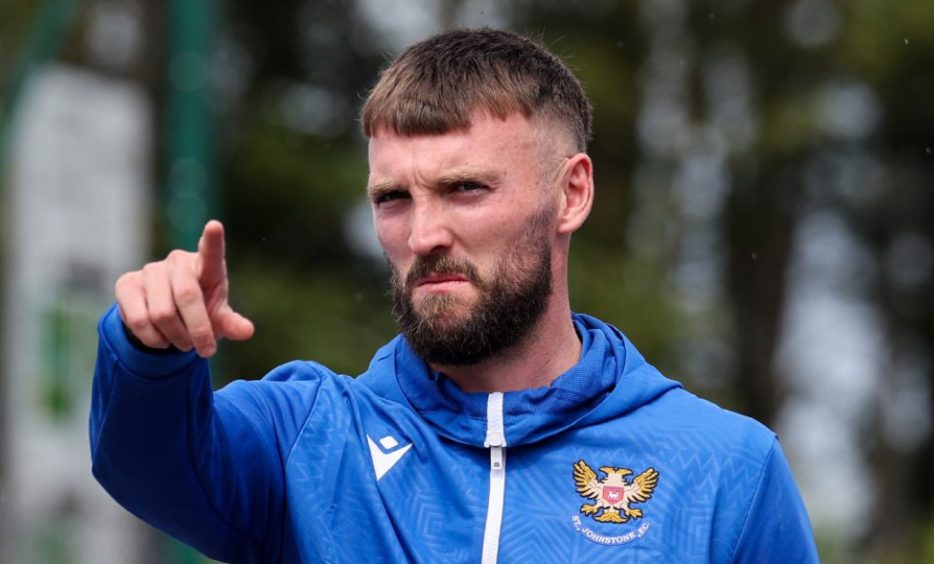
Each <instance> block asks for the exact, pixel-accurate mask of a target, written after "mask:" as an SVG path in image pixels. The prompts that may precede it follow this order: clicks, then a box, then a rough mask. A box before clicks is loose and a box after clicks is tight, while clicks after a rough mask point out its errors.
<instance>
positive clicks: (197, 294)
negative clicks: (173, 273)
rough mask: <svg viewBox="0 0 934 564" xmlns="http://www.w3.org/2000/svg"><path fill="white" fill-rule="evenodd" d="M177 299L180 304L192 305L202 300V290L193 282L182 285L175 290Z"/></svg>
mask: <svg viewBox="0 0 934 564" xmlns="http://www.w3.org/2000/svg"><path fill="white" fill-rule="evenodd" d="M175 300H176V301H177V302H178V304H179V305H180V306H191V305H195V304H197V303H198V302H200V301H201V291H200V290H199V289H198V288H197V287H196V286H193V285H191V284H183V285H180V286H179V287H178V288H177V289H176V290H175Z"/></svg>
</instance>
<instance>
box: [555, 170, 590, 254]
mask: <svg viewBox="0 0 934 564" xmlns="http://www.w3.org/2000/svg"><path fill="white" fill-rule="evenodd" d="M558 182H560V184H561V185H560V188H561V200H560V202H559V206H560V209H559V212H558V233H560V234H561V235H570V234H571V233H573V232H575V231H577V230H578V229H580V226H581V225H583V224H584V220H586V219H587V216H588V215H590V208H591V207H592V206H593V189H594V188H593V162H591V160H590V157H589V156H587V154H586V153H577V154H576V155H573V156H571V157H568V160H567V162H566V163H565V164H564V172H563V174H562V175H561V176H560V178H559V180H558Z"/></svg>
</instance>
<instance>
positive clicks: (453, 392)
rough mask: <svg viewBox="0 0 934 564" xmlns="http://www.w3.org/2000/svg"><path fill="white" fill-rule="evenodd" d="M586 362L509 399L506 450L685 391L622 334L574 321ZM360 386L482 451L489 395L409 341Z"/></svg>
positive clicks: (577, 317) (395, 344) (381, 355)
mask: <svg viewBox="0 0 934 564" xmlns="http://www.w3.org/2000/svg"><path fill="white" fill-rule="evenodd" d="M572 318H573V321H574V326H575V328H576V329H577V334H578V336H579V337H580V339H581V345H582V346H581V358H580V361H579V362H578V363H577V364H576V365H574V366H573V367H572V368H571V369H570V370H568V371H567V372H565V373H564V374H562V375H560V376H558V377H557V378H556V379H555V380H554V381H553V382H552V383H551V385H549V386H546V387H541V388H529V389H526V390H519V391H515V392H506V393H504V394H503V422H504V426H505V435H506V444H508V445H509V446H516V445H523V444H530V443H534V442H537V441H540V440H542V439H545V438H547V437H549V436H551V435H554V434H556V433H560V432H561V431H564V430H566V429H568V428H571V427H576V426H585V425H590V424H595V423H599V422H601V421H605V420H607V419H614V418H617V417H621V416H623V415H625V414H626V413H628V412H630V411H632V410H634V409H636V408H638V407H640V406H642V405H645V404H647V403H650V402H652V401H654V400H655V399H657V398H658V397H659V396H661V395H662V394H664V393H665V392H667V391H669V390H672V389H674V388H679V387H681V385H680V384H679V383H677V382H674V381H672V380H669V379H667V378H665V377H664V376H662V375H661V374H660V373H659V372H658V371H657V370H656V369H655V368H654V367H653V366H651V365H650V364H648V363H647V362H646V361H645V359H644V358H643V357H642V355H641V354H639V351H637V350H636V348H635V347H634V346H633V345H632V343H630V342H629V340H628V339H627V338H626V337H625V336H624V335H623V334H622V333H621V332H620V331H619V330H618V329H616V328H615V327H613V326H612V325H609V324H607V323H604V322H602V321H600V320H599V319H596V318H594V317H591V316H589V315H583V314H574V315H573V316H572ZM360 381H361V382H363V383H364V384H366V385H368V386H369V387H370V388H372V389H373V391H374V392H376V393H377V394H378V395H381V396H384V397H387V398H389V399H392V400H395V401H404V402H407V403H408V404H409V405H410V406H411V408H412V409H413V410H414V411H416V412H417V413H418V414H419V415H420V416H421V417H422V418H423V419H424V420H425V421H426V422H427V423H428V424H429V425H430V426H431V427H433V428H434V430H435V431H436V432H437V433H438V434H439V435H442V436H444V437H447V438H449V439H451V440H454V441H457V442H460V443H464V444H468V445H473V446H483V443H484V440H485V438H486V429H487V401H488V397H489V394H487V393H468V392H464V391H463V390H461V389H460V387H459V386H458V385H457V384H456V383H455V382H454V381H453V380H451V379H450V378H448V377H447V376H445V375H444V374H443V373H441V372H435V371H432V370H431V369H430V368H429V367H428V365H427V364H426V363H425V362H424V361H423V360H422V359H420V358H419V357H418V356H416V354H415V352H414V351H413V350H412V348H411V347H410V346H409V345H408V343H407V342H406V340H405V339H404V338H403V337H402V336H397V337H396V338H395V339H393V340H392V341H390V342H389V343H388V344H387V345H385V346H384V347H383V348H381V349H380V350H379V351H378V352H377V354H376V356H375V357H374V358H373V361H372V363H371V364H370V368H369V370H368V371H367V373H366V374H364V375H362V376H361V377H360Z"/></svg>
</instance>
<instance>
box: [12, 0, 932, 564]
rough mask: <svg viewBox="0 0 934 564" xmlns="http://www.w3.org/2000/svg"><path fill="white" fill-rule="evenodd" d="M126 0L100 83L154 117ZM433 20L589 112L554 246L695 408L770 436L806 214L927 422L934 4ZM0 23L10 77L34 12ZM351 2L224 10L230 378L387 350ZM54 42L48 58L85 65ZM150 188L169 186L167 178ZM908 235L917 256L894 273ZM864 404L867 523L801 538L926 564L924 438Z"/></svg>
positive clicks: (544, 10) (747, 6)
mask: <svg viewBox="0 0 934 564" xmlns="http://www.w3.org/2000/svg"><path fill="white" fill-rule="evenodd" d="M134 2H135V5H138V6H141V7H142V8H141V10H142V13H143V14H144V18H145V20H144V23H145V24H146V25H145V26H144V29H145V33H146V38H145V39H146V44H145V50H146V53H148V55H145V56H143V57H141V60H142V61H143V62H144V63H143V64H141V65H140V66H139V67H138V68H133V69H124V70H123V71H120V70H116V71H115V70H114V69H113V68H106V69H103V70H104V71H105V72H109V73H117V74H119V73H121V72H122V73H123V74H125V75H126V76H128V77H130V78H131V79H134V80H137V81H139V82H140V83H141V84H143V85H144V86H145V87H146V88H147V89H148V91H149V93H150V96H151V99H152V100H153V101H154V103H155V105H156V109H157V113H156V115H157V118H161V117H164V111H165V108H164V104H165V89H164V86H163V85H164V82H165V68H167V66H168V64H169V62H168V61H165V60H163V59H161V58H160V56H159V53H162V48H163V47H164V45H163V42H164V39H161V38H162V37H163V36H164V35H165V33H166V30H165V29H164V26H165V21H164V18H160V17H159V16H158V14H159V13H160V8H159V3H158V2H155V1H154V0H134ZM98 3H103V0H98ZM94 4H96V3H95V2H89V5H94ZM479 4H482V3H479ZM439 5H441V6H442V8H440V11H439V13H440V14H441V17H442V18H446V19H445V20H444V21H442V25H441V27H445V26H450V25H456V24H458V22H461V21H471V22H476V21H486V20H489V21H490V22H491V23H494V24H495V23H499V24H502V25H505V26H507V27H509V28H511V29H515V30H517V31H520V32H523V33H526V34H528V35H531V36H534V37H539V38H540V39H541V40H542V41H543V42H544V43H545V44H546V45H548V46H549V47H550V48H551V49H552V50H553V51H554V52H555V53H557V54H558V55H559V56H561V57H562V58H563V59H564V60H566V61H567V63H568V64H569V66H570V67H571V68H572V69H573V70H574V71H575V73H576V74H577V75H578V76H579V78H580V79H581V81H582V82H583V83H584V85H585V88H586V90H587V92H588V94H589V95H590V97H591V98H592V100H593V103H594V107H595V121H594V139H593V143H592V145H591V147H590V153H591V155H592V156H593V158H594V162H595V177H596V182H597V196H596V205H595V208H594V210H593V213H592V215H591V217H590V219H589V221H588V223H587V225H586V226H585V227H584V228H583V229H582V230H581V231H580V232H579V233H578V234H576V235H575V237H574V243H573V246H572V248H573V251H572V259H571V271H570V284H571V291H572V304H573V306H574V308H575V309H577V310H579V311H584V312H587V313H591V314H594V315H597V316H599V317H602V318H604V319H606V320H607V321H609V322H611V323H614V324H616V325H617V326H619V327H620V328H621V329H623V330H624V331H625V332H626V333H627V335H628V336H629V337H630V338H632V340H633V341H634V342H635V343H636V344H637V345H638V346H639V348H640V349H641V350H642V352H643V353H644V354H645V355H646V356H647V357H648V358H649V359H650V360H651V361H652V362H653V363H654V364H656V365H658V366H659V367H660V368H661V369H662V370H663V371H664V372H665V373H666V374H668V375H670V376H672V377H674V378H676V379H679V380H682V381H684V382H685V384H686V385H687V387H688V388H689V389H691V390H693V391H695V392H697V393H698V394H699V395H702V396H704V397H708V398H711V399H714V400H715V401H717V402H719V403H721V404H723V405H725V406H726V407H730V408H732V409H736V410H739V411H741V412H743V413H747V414H749V415H751V416H754V417H756V418H758V419H760V420H763V421H764V422H766V423H768V424H773V425H774V424H776V422H777V421H778V420H779V419H780V417H781V414H782V413H783V409H785V408H786V407H787V405H788V402H791V401H794V400H795V398H796V394H799V395H800V393H801V390H796V389H795V385H794V383H792V382H791V381H789V379H788V378H787V374H784V373H783V372H782V369H781V367H780V366H779V362H778V356H779V352H778V351H779V348H780V346H781V341H782V336H783V330H784V327H785V323H786V321H787V320H786V309H787V307H786V306H787V303H788V300H789V292H790V288H791V282H792V281H793V280H794V278H795V276H796V275H799V274H800V273H796V272H795V271H794V249H795V244H796V239H795V238H796V236H797V234H799V229H800V227H801V224H802V222H803V220H804V218H805V217H808V216H810V215H811V214H815V213H821V214H825V215H828V216H832V217H833V218H835V219H839V221H840V222H841V223H842V224H844V225H845V226H846V228H847V229H848V230H849V231H848V232H849V233H851V234H852V236H853V237H854V238H855V239H856V240H857V241H858V243H859V245H860V249H861V251H862V252H863V253H864V255H865V256H866V257H868V259H867V260H868V263H869V267H867V268H866V269H863V270H860V271H859V272H860V273H859V274H858V275H853V276H851V277H850V278H849V279H847V280H846V281H844V283H842V284H841V288H840V291H841V292H844V291H845V292H849V293H852V294H853V295H856V296H857V297H859V299H861V300H862V303H863V304H864V305H866V307H868V308H871V309H872V311H873V312H874V313H876V314H877V316H878V319H879V320H880V322H879V325H880V329H879V331H880V335H878V338H879V339H883V340H885V342H886V343H887V344H888V345H890V348H891V349H892V350H893V351H895V352H893V353H892V354H893V355H894V354H896V353H897V351H899V350H901V349H902V348H903V347H904V346H907V345H906V343H907V344H911V345H912V346H913V347H915V348H916V349H917V350H920V351H922V353H923V355H924V357H925V359H926V361H927V368H926V369H925V372H924V374H923V378H924V380H925V381H926V382H927V383H928V387H927V389H926V390H927V391H921V392H919V393H926V394H928V395H929V396H931V397H929V401H928V406H929V409H930V410H932V411H934V407H931V406H934V391H932V390H934V374H932V368H931V367H932V366H934V289H932V288H934V281H932V273H931V268H930V265H929V266H928V269H927V271H926V273H925V272H924V271H923V269H922V271H919V272H921V274H920V275H917V276H915V278H905V276H906V275H905V272H907V271H911V269H912V267H917V266H918V265H919V264H922V263H923V262H924V260H927V261H928V263H930V262H931V249H932V248H934V154H932V151H934V133H932V132H934V103H932V101H934V33H931V30H932V29H934V3H932V2H930V0H899V1H897V2H893V1H891V0H854V1H850V2H842V1H839V0H796V1H763V2H748V1H742V0H699V1H691V2H687V1H677V0H668V1H660V0H643V1H640V2H627V1H624V0H600V1H593V2H583V1H565V2H559V1H555V0H511V1H508V2H499V3H497V10H496V11H495V17H494V16H489V15H488V14H485V13H484V10H486V8H482V7H478V4H475V3H472V2H468V1H466V0H445V1H442V2H439ZM0 6H2V10H3V17H2V18H0V69H4V70H6V69H9V68H10V65H11V61H12V53H13V46H15V45H17V44H18V42H20V41H21V39H22V37H23V31H24V30H25V29H26V22H27V20H28V19H29V18H30V17H32V14H33V13H34V11H35V6H36V2H12V3H11V2H9V1H8V2H5V3H2V4H0ZM361 6H362V4H358V3H353V2H340V1H338V0H321V1H302V0H282V1H280V2H275V3H265V4H264V3H256V2H247V1H245V0H231V1H229V2H226V3H224V4H223V12H222V22H221V25H220V26H219V36H218V37H217V38H216V43H217V45H216V51H217V54H216V55H217V56H216V57H215V59H216V60H215V61H214V66H215V67H216V69H215V70H217V74H218V75H221V76H226V77H227V79H226V82H224V81H218V84H217V85H215V88H216V89H217V92H216V96H215V97H214V100H215V102H216V105H215V107H214V108H213V110H212V111H213V112H214V117H215V118H216V125H217V131H218V132H219V135H218V140H217V141H218V160H217V162H218V167H219V170H218V177H219V180H218V185H219V186H220V200H221V209H220V210H219V213H220V215H221V217H222V219H224V220H225V223H226V226H227V233H228V249H229V252H228V265H229V269H230V274H231V287H232V293H233V297H232V299H233V301H234V305H235V306H237V307H238V308H239V309H241V310H242V311H243V312H244V313H245V314H246V315H248V316H250V317H251V318H252V319H253V320H254V321H255V322H256V326H257V333H256V336H255V337H254V339H253V340H252V341H250V342H249V343H246V344H227V345H225V348H224V356H223V359H222V362H221V366H220V370H219V372H220V373H221V374H222V375H223V377H224V378H227V379H232V378H258V377H260V376H262V374H264V373H265V372H266V371H268V370H270V369H271V368H272V367H274V366H276V365H277V364H280V363H282V362H285V361H288V360H291V359H295V358H306V359H313V360H316V361H319V362H322V363H324V364H326V365H328V366H330V367H331V368H333V369H335V370H336V371H338V372H342V373H346V374H350V375H353V374H357V373H359V372H361V371H363V370H364V369H365V368H366V366H367V364H368V362H369V359H370V357H371V355H372V353H373V352H374V351H375V349H376V348H377V347H378V346H379V345H381V344H382V343H384V342H385V341H387V340H388V339H390V338H391V337H392V336H393V335H394V328H393V325H392V320H391V316H390V305H389V300H388V298H387V297H386V290H387V283H386V268H385V265H384V264H383V259H382V258H381V257H380V256H379V253H378V252H375V253H374V252H371V251H366V250H363V248H362V247H361V245H360V243H359V241H356V239H355V237H354V235H355V234H359V232H360V231H362V228H361V224H360V223H359V221H358V220H354V219H353V218H358V217H359V215H358V214H357V212H358V211H359V210H360V206H365V205H366V204H365V202H364V201H363V189H364V185H365V180H366V143H365V140H364V139H363V138H362V136H361V135H360V133H359V132H358V128H357V122H356V112H357V110H358V108H359V106H360V104H361V103H362V99H363V97H364V96H365V93H366V91H367V89H368V88H369V87H370V86H371V85H372V84H373V82H374V81H375V78H376V74H377V72H378V69H379V68H380V66H381V65H383V64H384V63H385V61H386V59H387V57H389V56H392V55H393V54H395V51H396V50H397V49H398V45H399V42H398V40H397V39H394V37H393V34H392V33H390V31H387V30H391V29H393V26H392V25H390V24H392V23H393V22H392V21H376V20H373V19H372V18H365V17H363V16H362V15H361V14H362V12H363V11H364V10H363V9H362V8H361ZM423 8H424V7H423ZM423 8H417V7H414V5H413V6H409V8H408V9H409V10H419V9H423ZM87 13H88V12H87V11H86V13H85V17H87ZM404 16H405V14H393V15H392V16H389V15H385V14H384V15H382V16H381V17H382V18H390V17H391V18H395V19H400V18H403V17H404ZM484 18H486V20H485V19H484ZM377 24H380V25H377ZM82 25H86V22H85V23H84V24H82ZM400 27H403V28H404V27H405V26H404V25H401V26H400ZM410 31H411V30H410ZM426 33H427V30H424V33H420V36H424V35H425V34H426ZM403 35H404V34H403ZM69 45H70V47H69V49H68V50H67V51H66V53H64V55H63V56H64V57H65V58H67V59H68V60H71V61H73V62H77V63H79V64H84V65H87V66H90V67H95V65H97V66H98V67H100V66H101V65H100V64H99V63H98V62H95V60H94V57H93V56H92V55H89V54H87V53H86V52H84V51H82V49H83V48H82V47H81V44H80V41H76V40H75V41H72V42H71V43H70V44H69ZM231 77H233V78H231ZM653 112H654V113H653ZM671 124H674V125H671ZM156 146H157V147H158V146H160V145H159V143H156ZM704 167H706V168H704ZM698 170H701V172H704V171H707V173H709V174H713V178H714V180H711V177H710V176H707V177H705V176H703V175H701V176H700V177H698V176H697V171H698ZM710 171H713V172H712V173H710ZM692 174H694V176H692ZM154 176H155V178H156V182H157V183H160V184H165V182H166V181H167V176H168V173H167V172H166V171H163V170H158V171H155V173H154ZM705 183H706V184H705ZM711 186H713V187H714V188H710V187H711ZM695 189H696V190H695ZM702 189H710V190H712V192H711V194H710V195H708V196H709V197H708V199H707V200H703V199H698V196H697V195H696V191H698V190H702ZM718 190H719V191H718ZM705 206H707V207H706V208H705ZM162 225H163V224H162V223H161V222H157V227H156V228H155V229H156V235H157V237H156V240H157V241H165V239H166V237H165V235H164V233H161V232H160V231H159V230H160V229H161V228H162ZM906 237H908V238H909V239H910V241H913V242H914V243H912V244H913V245H914V246H913V247H910V248H911V249H918V248H920V249H921V250H920V251H917V252H915V254H913V255H912V254H909V255H907V256H908V257H909V258H908V259H904V258H902V259H899V260H900V262H899V260H896V259H898V258H899V257H900V256H902V255H899V254H898V253H899V252H903V251H900V250H899V249H901V248H902V247H900V245H902V246H904V245H903V242H904V241H905V238H906ZM157 247H158V248H157V249H154V255H160V254H163V253H164V252H166V251H167V250H168V249H167V248H166V245H165V244H163V243H159V244H158V245H157ZM924 249H927V251H926V252H927V253H928V255H926V256H927V259H925V258H924V257H925V254H924V253H925V251H924ZM698 273H700V274H698ZM919 276H920V278H919ZM906 280H907V282H906ZM912 280H914V281H913V282H912ZM893 362H894V361H893ZM883 364H885V365H887V364H888V363H883ZM891 378H893V376H891V375H889V374H883V375H880V376H879V380H880V382H881V383H882V384H885V383H886V382H889V381H890V379H891ZM878 395H879V396H880V398H878V399H877V400H876V402H877V403H875V404H873V405H872V406H871V411H872V413H868V414H865V416H864V417H863V419H862V421H864V423H861V425H862V427H861V428H859V429H856V430H854V432H856V433H857V434H858V435H859V436H860V438H861V445H860V446H861V448H862V449H863V452H862V455H863V459H862V462H863V463H865V471H866V473H867V474H870V475H871V478H870V479H871V480H872V483H873V486H874V487H873V490H874V492H863V493H861V494H860V495H867V496H873V501H872V510H871V511H869V512H868V515H867V516H866V518H865V520H858V519H855V518H854V523H853V524H852V530H853V534H852V535H850V536H845V535H844V536H841V535H840V534H839V532H838V531H834V530H829V529H825V528H822V527H821V528H819V529H818V538H819V541H820V546H821V552H822V556H823V559H824V561H826V562H853V561H864V562H879V563H893V564H897V563H901V562H906V563H907V562H927V561H934V519H932V517H931V515H934V483H932V482H931V480H930V478H931V476H934V438H932V436H931V433H930V432H929V433H928V434H927V435H926V436H925V437H924V439H923V440H922V441H921V442H920V443H919V444H916V445H913V446H912V447H911V448H908V449H904V448H899V447H898V446H897V445H895V444H893V441H892V440H891V437H890V436H887V435H886V433H885V431H884V429H883V427H884V426H883V424H882V422H881V419H882V415H880V413H882V412H883V411H884V410H885V409H887V408H886V406H885V405H884V398H882V397H881V396H882V394H881V393H880V394H878ZM931 417H932V418H934V413H932V414H931ZM890 508H891V509H890Z"/></svg>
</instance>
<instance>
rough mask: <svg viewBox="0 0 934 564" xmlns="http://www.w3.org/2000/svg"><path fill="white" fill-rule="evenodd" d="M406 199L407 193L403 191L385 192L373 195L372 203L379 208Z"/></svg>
mask: <svg viewBox="0 0 934 564" xmlns="http://www.w3.org/2000/svg"><path fill="white" fill-rule="evenodd" d="M408 197H409V193H408V192H406V191H404V190H385V191H382V192H377V193H376V194H373V203H374V204H376V205H377V206H380V205H383V204H388V203H390V202H394V201H396V200H401V199H403V198H408Z"/></svg>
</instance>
